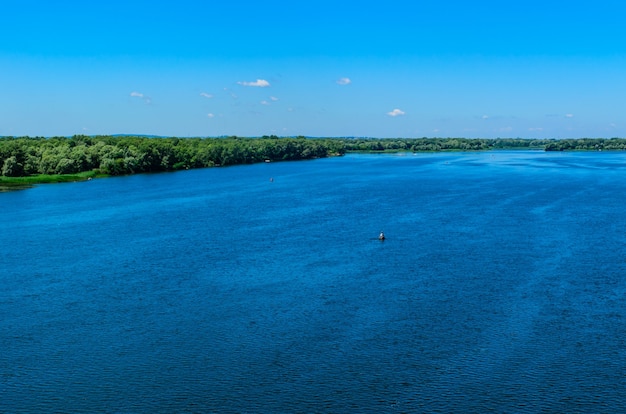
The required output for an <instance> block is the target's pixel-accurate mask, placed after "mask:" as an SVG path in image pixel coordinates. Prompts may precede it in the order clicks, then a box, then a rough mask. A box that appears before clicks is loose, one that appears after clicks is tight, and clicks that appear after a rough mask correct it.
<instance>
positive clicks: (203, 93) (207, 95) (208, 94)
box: [200, 92, 213, 99]
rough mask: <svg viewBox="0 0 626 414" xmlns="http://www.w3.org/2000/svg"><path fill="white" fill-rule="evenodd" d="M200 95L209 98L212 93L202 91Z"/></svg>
mask: <svg viewBox="0 0 626 414" xmlns="http://www.w3.org/2000/svg"><path fill="white" fill-rule="evenodd" d="M200 96H204V97H205V98H207V99H211V98H212V97H213V95H211V94H210V93H206V92H202V93H201V94H200Z"/></svg>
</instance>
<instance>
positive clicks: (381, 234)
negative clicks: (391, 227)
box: [378, 231, 385, 241]
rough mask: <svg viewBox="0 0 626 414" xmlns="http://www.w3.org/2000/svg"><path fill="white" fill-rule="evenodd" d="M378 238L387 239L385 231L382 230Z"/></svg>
mask: <svg viewBox="0 0 626 414" xmlns="http://www.w3.org/2000/svg"><path fill="white" fill-rule="evenodd" d="M378 240H380V241H383V240H385V233H383V232H382V231H381V232H380V234H379V235H378Z"/></svg>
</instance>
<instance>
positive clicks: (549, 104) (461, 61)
mask: <svg viewBox="0 0 626 414" xmlns="http://www.w3.org/2000/svg"><path fill="white" fill-rule="evenodd" d="M7 3H8V4H7ZM2 13H3V17H4V18H3V19H2V20H3V22H2V24H1V25H0V135H13V136H22V135H30V136H53V135H73V134H87V135H95V134H117V133H132V134H156V135H165V136H181V137H183V136H222V135H239V136H261V135H271V134H275V135H279V136H296V135H305V136H326V137H333V136H369V137H423V136H427V137H468V138H479V137H480V138H494V137H522V138H578V137H626V105H624V104H623V100H624V98H625V97H626V35H625V34H624V29H623V16H626V3H624V2H621V1H602V0H598V1H595V2H556V1H549V0H544V1H535V0H526V1H524V2H504V1H480V0H476V1H472V2H470V1H447V0H437V1H434V0H433V1H419V0H414V1H405V0H396V1H393V2H381V1H370V2H367V1H365V2H364V1H358V2H357V1H339V0H335V1H327V0H317V1H315V2H306V3H304V2H285V1H284V0H283V1H274V0H267V1H263V2H252V1H237V0H233V1H193V0H179V1H176V2H170V1H155V0H153V1H133V0H127V1H120V0H109V1H107V2H86V1H64V0H58V1H54V2H52V1H37V0H19V1H18V0H7V1H6V2H4V3H3V7H2Z"/></svg>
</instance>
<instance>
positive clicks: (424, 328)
mask: <svg viewBox="0 0 626 414" xmlns="http://www.w3.org/2000/svg"><path fill="white" fill-rule="evenodd" d="M625 177H626V153H621V152H620V153H606V152H603V153H544V152H533V151H520V152H505V151H503V152H485V153H449V154H415V155H413V154H407V155H349V156H345V157H341V158H331V159H322V160H315V161H307V162H292V163H271V164H262V165H253V166H242V167H232V168H216V169H205V170H193V171H184V172H178V173H171V174H155V175H137V176H130V177H121V178H111V179H102V180H93V181H90V182H81V183H69V184H55V185H44V186H38V187H36V188H33V189H29V190H26V191H19V192H11V193H2V194H0V208H1V209H2V210H1V211H2V214H1V215H0V228H2V231H1V232H0V246H2V249H1V250H0V284H1V286H2V289H1V291H0V347H1V348H2V350H3V351H2V352H1V353H0V394H1V395H2V398H1V399H0V412H81V411H82V412H94V411H99V412H124V413H135V412H137V413H143V412H233V413H234V412H238V413H239V412H338V413H339V412H487V411H496V412H513V411H515V412H540V411H552V412H621V411H624V409H625V408H626V400H625V397H624V395H626V376H625V374H626V343H625V342H626V339H625V338H626V320H625V316H626V315H625V311H626V302H625V292H626V260H625V258H624V253H625V251H626V236H625V235H626V214H625V213H626V179H625ZM270 178H273V181H271V180H270ZM381 230H384V231H385V233H386V235H387V237H388V239H387V240H386V241H384V242H380V241H378V240H377V239H376V237H377V235H378V233H379V231H381Z"/></svg>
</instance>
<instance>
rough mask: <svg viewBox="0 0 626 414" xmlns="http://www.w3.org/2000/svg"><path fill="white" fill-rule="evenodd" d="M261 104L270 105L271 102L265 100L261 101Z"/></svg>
mask: <svg viewBox="0 0 626 414" xmlns="http://www.w3.org/2000/svg"><path fill="white" fill-rule="evenodd" d="M261 105H271V104H270V103H269V102H267V101H261Z"/></svg>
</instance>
